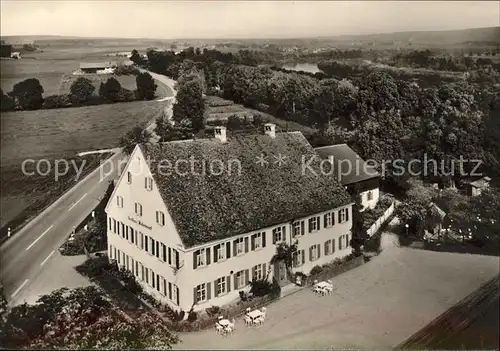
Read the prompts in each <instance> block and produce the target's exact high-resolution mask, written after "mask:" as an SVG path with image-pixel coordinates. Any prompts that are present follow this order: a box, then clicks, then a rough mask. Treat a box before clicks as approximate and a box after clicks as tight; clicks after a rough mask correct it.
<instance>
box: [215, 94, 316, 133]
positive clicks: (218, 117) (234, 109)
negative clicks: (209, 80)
mask: <svg viewBox="0 0 500 351" xmlns="http://www.w3.org/2000/svg"><path fill="white" fill-rule="evenodd" d="M205 109H206V112H207V114H208V118H207V122H209V123H210V122H215V121H227V119H228V118H229V117H230V116H232V115H236V116H238V117H240V118H241V119H244V118H245V117H246V118H247V119H249V120H250V121H252V120H253V116H255V115H261V116H262V117H263V118H264V119H266V120H267V121H269V122H270V123H274V124H276V125H277V126H278V127H280V128H281V129H282V130H289V131H301V132H303V133H304V134H305V135H309V134H312V133H314V131H315V130H314V129H313V128H310V127H307V126H304V125H302V124H299V123H296V122H291V121H285V120H283V119H280V118H277V117H275V116H272V115H270V114H268V113H265V112H261V111H258V110H254V109H251V108H248V107H245V106H243V105H239V104H235V103H234V102H232V101H230V100H225V99H222V98H220V97H218V96H206V97H205Z"/></svg>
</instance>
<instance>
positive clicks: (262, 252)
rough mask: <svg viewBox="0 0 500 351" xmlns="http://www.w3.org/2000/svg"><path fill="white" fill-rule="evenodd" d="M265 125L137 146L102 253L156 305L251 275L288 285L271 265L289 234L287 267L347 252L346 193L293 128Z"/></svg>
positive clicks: (225, 287)
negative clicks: (253, 130) (292, 250)
mask: <svg viewBox="0 0 500 351" xmlns="http://www.w3.org/2000/svg"><path fill="white" fill-rule="evenodd" d="M265 129H266V132H265V134H262V135H245V136H234V137H232V136H229V137H226V130H225V128H223V127H216V129H215V138H213V139H197V140H184V141H174V142H168V143H159V144H150V145H145V144H144V145H138V146H136V148H135V149H134V151H133V152H132V155H131V156H130V159H129V161H128V164H127V166H126V168H125V170H124V172H123V173H122V175H121V177H120V179H119V181H118V184H117V186H116V188H115V191H114V193H113V194H112V196H111V199H110V201H109V203H108V205H107V208H106V212H107V215H108V244H109V248H108V250H109V257H110V258H111V259H115V260H117V262H118V264H119V265H122V266H125V267H127V269H129V270H130V271H132V272H133V273H134V275H135V276H136V277H137V279H138V280H139V281H140V282H141V284H142V285H143V287H144V288H145V290H146V291H147V292H149V293H150V294H152V295H153V296H155V297H156V298H157V299H159V300H161V301H162V302H163V303H167V304H169V305H170V306H171V307H172V308H174V309H182V310H189V309H190V308H191V307H192V306H193V305H194V309H195V310H202V309H205V308H207V307H210V306H214V305H217V306H221V305H224V304H226V303H230V302H232V301H234V300H237V299H239V293H238V292H239V291H240V290H248V289H249V282H250V281H251V280H252V279H254V278H264V277H268V279H273V278H275V279H276V280H277V281H278V282H279V284H280V285H285V284H288V283H289V282H290V279H291V277H288V273H287V270H286V267H285V266H284V264H283V263H280V262H278V263H276V264H275V265H271V264H270V261H271V259H272V257H273V256H274V255H275V253H276V246H277V245H278V244H279V243H281V242H285V243H288V244H292V243H294V242H296V241H297V242H298V251H297V254H296V255H295V257H294V263H293V268H292V270H293V272H303V273H305V274H308V273H309V271H310V270H311V268H313V267H314V266H316V265H322V264H324V263H327V262H330V261H332V260H333V259H335V258H340V257H344V256H346V255H348V254H350V253H351V252H352V249H351V248H350V246H349V241H350V239H351V226H352V218H351V217H352V215H351V209H352V205H353V201H352V199H351V197H350V196H349V194H348V193H347V192H346V190H345V189H344V187H343V186H341V185H340V184H339V183H338V182H337V181H336V180H335V179H334V177H331V176H324V175H322V174H321V172H319V158H318V157H317V154H316V152H315V151H314V149H313V148H312V147H311V145H310V144H309V143H308V142H307V140H306V139H305V138H304V136H303V135H302V134H301V133H300V132H293V133H275V127H274V125H271V124H268V125H266V127H265ZM309 157H315V161H314V162H312V163H311V164H310V165H309V167H310V168H308V169H306V171H304V167H303V163H304V160H306V159H308V158H309ZM203 164H204V165H205V167H206V168H205V171H203V169H202V166H201V165H203ZM311 169H315V170H318V172H317V173H316V174H315V173H314V172H311Z"/></svg>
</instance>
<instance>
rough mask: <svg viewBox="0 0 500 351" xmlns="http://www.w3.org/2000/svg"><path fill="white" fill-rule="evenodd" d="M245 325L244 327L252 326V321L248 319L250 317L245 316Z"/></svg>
mask: <svg viewBox="0 0 500 351" xmlns="http://www.w3.org/2000/svg"><path fill="white" fill-rule="evenodd" d="M245 324H246V325H252V324H253V319H252V318H250V316H245Z"/></svg>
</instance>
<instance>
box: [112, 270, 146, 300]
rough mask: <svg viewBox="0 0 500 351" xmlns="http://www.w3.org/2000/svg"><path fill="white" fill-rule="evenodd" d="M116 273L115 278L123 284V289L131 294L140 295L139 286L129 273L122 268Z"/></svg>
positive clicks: (140, 288)
mask: <svg viewBox="0 0 500 351" xmlns="http://www.w3.org/2000/svg"><path fill="white" fill-rule="evenodd" d="M117 273H118V274H117V278H118V279H120V280H121V281H122V282H123V284H124V286H125V289H127V290H128V291H130V292H132V293H133V294H140V293H141V292H142V291H143V290H142V287H141V285H140V284H139V283H138V282H137V280H136V279H135V276H134V274H133V273H132V272H131V271H129V270H127V269H125V268H123V267H122V268H120V269H119V271H118V272H117Z"/></svg>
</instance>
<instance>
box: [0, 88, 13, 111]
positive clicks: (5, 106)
mask: <svg viewBox="0 0 500 351" xmlns="http://www.w3.org/2000/svg"><path fill="white" fill-rule="evenodd" d="M0 94H1V96H2V101H1V102H0V108H1V109H2V111H11V110H14V108H15V107H16V103H15V101H14V99H13V98H11V97H10V96H9V95H7V94H4V93H3V90H2V89H0Z"/></svg>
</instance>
